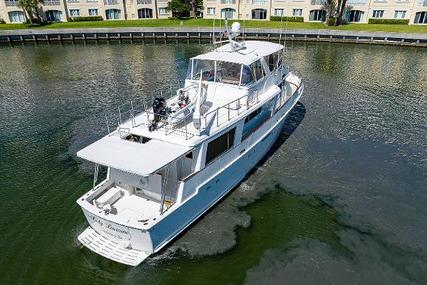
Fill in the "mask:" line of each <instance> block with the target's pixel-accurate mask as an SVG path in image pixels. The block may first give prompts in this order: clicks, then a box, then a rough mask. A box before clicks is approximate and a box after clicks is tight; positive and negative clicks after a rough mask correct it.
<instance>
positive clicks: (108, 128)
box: [104, 112, 110, 134]
mask: <svg viewBox="0 0 427 285" xmlns="http://www.w3.org/2000/svg"><path fill="white" fill-rule="evenodd" d="M104 115H105V121H106V123H107V132H108V134H110V123H108V117H107V113H106V112H104Z"/></svg>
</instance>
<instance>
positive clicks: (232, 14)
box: [221, 8, 236, 19]
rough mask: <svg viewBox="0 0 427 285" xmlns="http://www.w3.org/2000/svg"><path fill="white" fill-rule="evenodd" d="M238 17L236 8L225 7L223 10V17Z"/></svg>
mask: <svg viewBox="0 0 427 285" xmlns="http://www.w3.org/2000/svg"><path fill="white" fill-rule="evenodd" d="M235 17H236V10H235V9H232V8H225V9H222V10H221V18H222V19H234V18H235Z"/></svg>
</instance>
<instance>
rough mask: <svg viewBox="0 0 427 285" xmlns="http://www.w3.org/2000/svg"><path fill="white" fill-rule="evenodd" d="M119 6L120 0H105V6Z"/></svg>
mask: <svg viewBox="0 0 427 285" xmlns="http://www.w3.org/2000/svg"><path fill="white" fill-rule="evenodd" d="M117 4H119V1H118V0H104V5H117Z"/></svg>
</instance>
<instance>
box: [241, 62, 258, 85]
mask: <svg viewBox="0 0 427 285" xmlns="http://www.w3.org/2000/svg"><path fill="white" fill-rule="evenodd" d="M254 81H255V80H254V74H253V73H252V72H251V69H250V68H249V66H247V65H244V66H243V70H242V85H249V84H251V83H253V82H254Z"/></svg>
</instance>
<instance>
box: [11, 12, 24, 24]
mask: <svg viewBox="0 0 427 285" xmlns="http://www.w3.org/2000/svg"><path fill="white" fill-rule="evenodd" d="M8 14H9V20H10V22H12V23H23V22H25V16H24V12H22V11H12V12H9V13H8Z"/></svg>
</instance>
